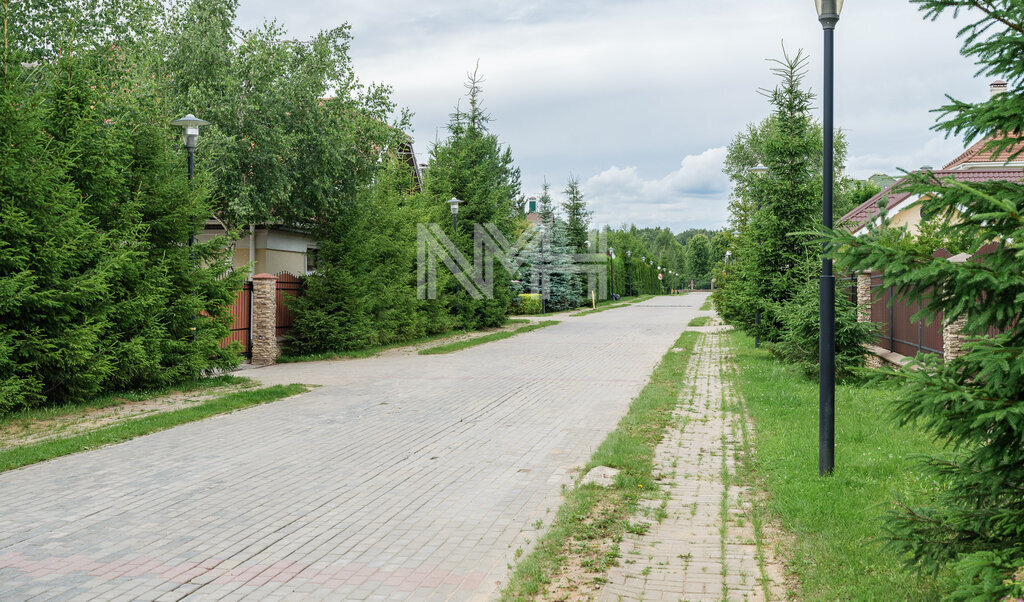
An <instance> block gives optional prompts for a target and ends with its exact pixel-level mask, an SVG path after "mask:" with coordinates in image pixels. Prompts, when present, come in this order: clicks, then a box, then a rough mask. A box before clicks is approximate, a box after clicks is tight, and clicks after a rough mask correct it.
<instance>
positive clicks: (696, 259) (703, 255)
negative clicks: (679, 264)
mask: <svg viewBox="0 0 1024 602" xmlns="http://www.w3.org/2000/svg"><path fill="white" fill-rule="evenodd" d="M686 263H687V265H688V266H689V274H690V278H693V279H695V280H703V279H705V278H707V275H708V272H709V271H710V270H711V243H710V242H708V237H707V236H704V235H703V234H698V235H697V236H694V237H693V238H691V239H690V242H689V243H687V245H686Z"/></svg>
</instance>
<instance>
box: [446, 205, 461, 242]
mask: <svg viewBox="0 0 1024 602" xmlns="http://www.w3.org/2000/svg"><path fill="white" fill-rule="evenodd" d="M461 203H462V201H460V200H459V199H457V198H455V197H452V198H451V199H449V201H448V206H449V207H451V210H452V236H453V237H454V236H457V235H458V230H456V229H455V226H457V225H458V223H459V222H458V219H459V205H460V204H461Z"/></svg>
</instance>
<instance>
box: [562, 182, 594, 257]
mask: <svg viewBox="0 0 1024 602" xmlns="http://www.w3.org/2000/svg"><path fill="white" fill-rule="evenodd" d="M563 194H565V200H564V201H562V212H563V213H564V214H565V228H566V237H567V242H568V243H569V247H570V248H572V249H574V250H575V252H576V253H583V252H585V251H586V247H585V243H586V241H587V232H589V231H590V217H591V216H592V215H594V212H593V211H590V210H588V209H587V202H586V201H585V200H583V190H582V189H580V180H579V178H577V177H575V176H570V177H569V183H568V184H566V186H565V190H564V191H563Z"/></svg>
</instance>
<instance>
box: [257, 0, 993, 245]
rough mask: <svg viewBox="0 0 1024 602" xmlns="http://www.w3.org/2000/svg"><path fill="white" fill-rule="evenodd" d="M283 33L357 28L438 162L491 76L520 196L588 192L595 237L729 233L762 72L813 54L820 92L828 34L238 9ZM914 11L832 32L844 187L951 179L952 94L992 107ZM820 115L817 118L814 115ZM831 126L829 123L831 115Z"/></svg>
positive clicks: (584, 16) (358, 60) (778, 12)
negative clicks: (927, 174) (945, 118)
mask: <svg viewBox="0 0 1024 602" xmlns="http://www.w3.org/2000/svg"><path fill="white" fill-rule="evenodd" d="M274 18H276V19H277V20H278V21H279V22H280V23H281V24H282V25H283V26H284V27H285V28H286V29H287V30H288V32H289V34H290V35H292V36H294V37H298V38H308V37H310V36H312V35H313V34H315V33H316V32H317V31H318V30H320V29H324V28H329V27H334V26H337V25H340V24H342V23H345V22H347V23H349V24H350V25H351V26H352V33H353V37H354V42H353V45H352V50H351V56H352V58H353V62H354V65H355V69H356V73H357V75H358V76H359V78H360V79H361V80H362V81H363V82H379V83H385V84H388V85H390V86H392V87H393V89H394V98H395V100H396V101H397V102H398V104H399V105H401V106H404V107H408V108H409V109H410V110H412V111H413V112H414V114H415V117H414V119H413V126H414V131H413V132H412V134H413V136H414V138H415V139H416V150H417V153H418V154H419V156H420V160H421V162H426V158H427V154H428V152H429V149H430V146H431V145H432V143H433V142H434V141H435V140H436V139H438V138H443V137H444V135H445V131H444V126H445V124H446V123H447V121H448V114H449V113H450V112H451V111H452V108H453V107H454V106H455V104H456V102H458V100H459V99H460V97H461V96H462V95H463V94H464V93H465V88H464V84H465V82H466V74H467V72H469V71H472V70H473V67H474V65H475V64H476V63H477V61H478V60H479V64H480V73H481V74H482V75H483V76H484V78H485V82H484V84H483V89H484V104H485V106H486V108H487V109H488V110H489V112H490V113H491V115H492V116H493V118H494V121H493V122H492V123H491V127H492V131H494V132H495V133H497V134H498V136H499V137H500V139H501V141H502V143H503V144H505V145H508V146H509V147H511V149H512V153H513V156H514V157H515V159H516V162H517V165H518V166H519V167H520V169H521V170H522V175H523V192H524V193H526V194H527V195H528V196H529V195H531V194H539V191H540V187H541V183H542V182H543V181H544V179H545V178H547V181H548V182H550V183H551V185H552V188H553V189H554V190H555V191H558V192H560V191H561V189H562V188H564V186H565V183H566V181H567V179H568V177H569V175H570V174H572V175H575V176H577V177H578V178H579V179H580V181H581V182H582V186H583V191H584V194H585V197H586V199H587V201H588V203H589V204H590V207H591V208H592V209H593V210H594V223H595V224H596V225H602V224H606V223H607V224H612V225H613V226H619V225H621V224H624V223H636V224H637V225H638V226H668V227H670V228H672V230H673V231H674V232H680V231H682V230H685V229H686V228H690V227H710V228H717V227H721V226H723V225H725V223H726V220H727V208H726V205H727V202H728V196H729V182H728V179H727V178H725V176H723V175H722V173H721V168H722V160H723V159H724V157H725V152H726V151H725V147H726V146H727V145H728V144H729V142H730V141H731V140H732V139H733V137H734V136H735V135H736V133H737V132H739V131H740V130H741V129H742V128H743V127H744V126H745V124H747V123H749V122H756V121H760V120H761V119H763V118H764V117H766V116H767V115H768V113H769V111H770V107H769V105H768V103H767V99H765V98H764V97H763V96H761V95H760V94H759V93H758V89H759V88H773V87H775V84H776V80H775V78H774V77H773V76H772V75H771V73H770V72H769V69H770V67H771V65H770V64H769V63H768V62H766V60H765V59H767V58H780V57H781V54H782V44H783V43H785V45H786V48H787V50H789V51H790V52H793V53H795V52H796V51H797V50H799V49H804V51H805V52H807V53H808V54H809V55H810V59H811V61H810V64H809V70H808V74H807V78H806V80H805V83H806V85H807V86H808V87H810V89H811V90H812V91H815V92H817V91H819V90H820V89H821V78H822V76H821V69H822V64H821V47H822V33H821V27H820V25H819V24H818V21H817V15H816V13H815V11H814V3H813V2H812V1H811V0H756V1H755V0H716V1H713V2H712V1H707V0H639V1H624V2H612V1H604V0H588V1H587V2H581V1H579V0H558V1H548V2H538V1H530V0H516V1H510V0H477V1H476V2H465V1H454V0H432V1H431V2H422V1H421V0H417V1H412V0H378V1H375V2H373V1H371V2H367V1H366V0H359V1H358V2H356V1H349V0H337V1H334V2H319V1H315V0H290V1H289V2H279V1H277V0H241V6H240V8H239V14H238V24H239V25H240V26H242V27H245V28H251V27H255V26H257V25H258V24H259V23H261V22H262V21H263V20H264V19H274ZM965 22H966V20H965V19H964V18H961V19H960V20H959V21H954V20H953V19H952V18H950V17H947V18H943V19H940V20H939V21H937V22H930V21H924V20H923V19H922V18H921V14H920V13H919V12H918V11H917V10H916V9H915V8H914V6H912V5H911V4H910V3H909V2H906V1H904V0H850V1H849V2H846V4H845V7H844V9H843V14H842V20H841V21H840V23H839V25H838V27H837V29H836V105H835V111H836V125H837V126H838V127H841V128H843V129H844V130H845V131H846V133H847V136H848V140H849V158H848V160H847V173H848V174H850V175H852V176H854V177H858V178H865V177H868V176H870V175H872V174H873V173H876V172H885V173H889V174H895V173H897V169H898V168H903V169H916V168H918V167H920V166H922V165H926V164H927V165H932V166H935V167H941V166H942V165H943V164H945V163H947V162H949V161H951V160H952V159H953V158H955V157H956V155H958V154H959V153H960V152H961V151H962V150H963V148H964V141H963V140H957V139H952V138H951V139H948V140H947V139H944V138H943V137H942V135H940V134H937V133H934V132H932V131H930V127H931V126H932V125H933V124H934V122H935V114H933V113H931V112H930V110H931V109H934V108H935V107H938V106H939V105H941V104H942V103H943V102H944V95H945V94H947V93H948V94H951V95H953V96H954V97H956V98H958V99H962V100H967V101H979V100H983V99H985V98H986V97H987V96H988V83H989V80H990V79H992V78H979V79H975V78H974V73H975V71H976V67H975V65H974V64H973V63H972V62H971V61H969V60H967V59H965V58H964V57H961V56H960V54H959V49H960V43H959V41H958V40H957V39H956V38H955V32H956V30H957V29H958V27H959V26H962V25H963V24H964V23H965ZM816 112H817V110H816ZM818 113H819V115H820V112H818Z"/></svg>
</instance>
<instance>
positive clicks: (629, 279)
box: [626, 251, 633, 297]
mask: <svg viewBox="0 0 1024 602" xmlns="http://www.w3.org/2000/svg"><path fill="white" fill-rule="evenodd" d="M632 256H633V251H626V296H627V297H632V296H633V274H632V273H631V272H630V271H629V258H630V257H632Z"/></svg>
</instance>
